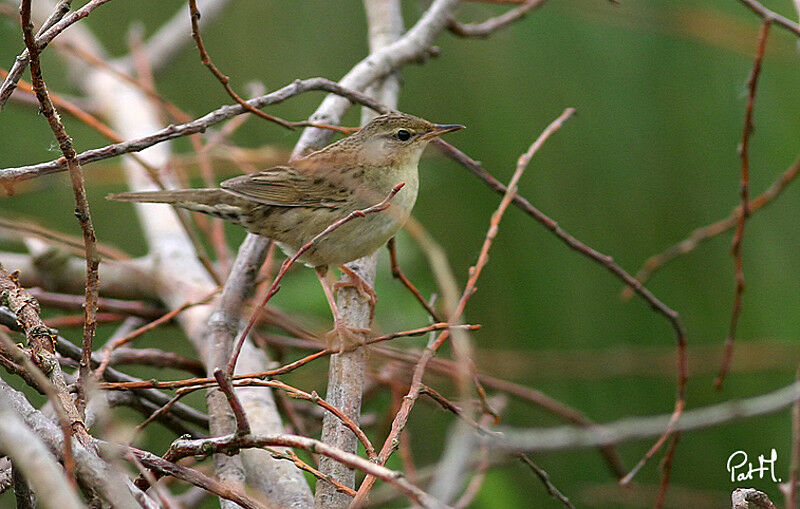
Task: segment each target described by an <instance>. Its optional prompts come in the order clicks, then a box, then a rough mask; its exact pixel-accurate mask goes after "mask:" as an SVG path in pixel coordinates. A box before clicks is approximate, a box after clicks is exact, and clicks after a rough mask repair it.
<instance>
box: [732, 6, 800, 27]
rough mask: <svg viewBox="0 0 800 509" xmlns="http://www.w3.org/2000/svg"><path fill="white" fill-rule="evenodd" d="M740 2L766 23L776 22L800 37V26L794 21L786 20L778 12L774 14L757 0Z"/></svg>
mask: <svg viewBox="0 0 800 509" xmlns="http://www.w3.org/2000/svg"><path fill="white" fill-rule="evenodd" d="M739 1H740V2H742V3H743V4H744V5H745V6H746V7H747V8H749V9H750V10H751V11H753V12H755V13H756V14H758V15H759V16H761V19H762V20H764V21H765V22H774V23H775V24H776V25H778V26H780V27H782V28H785V29H786V30H788V31H790V32H792V33H794V34H795V35H797V36H800V25H798V24H797V23H795V22H794V21H792V20H790V19H788V18H784V17H783V16H781V15H780V14H778V13H777V12H773V11H771V10H769V9H767V8H766V7H764V6H763V5H761V4H760V3H758V2H757V1H756V0H739Z"/></svg>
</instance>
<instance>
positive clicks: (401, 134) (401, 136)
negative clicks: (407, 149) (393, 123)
mask: <svg viewBox="0 0 800 509" xmlns="http://www.w3.org/2000/svg"><path fill="white" fill-rule="evenodd" d="M395 136H397V139H398V140H400V141H407V140H408V139H409V138H411V133H410V132H408V131H406V130H405V129H400V130H399V131H397V133H396V134H395Z"/></svg>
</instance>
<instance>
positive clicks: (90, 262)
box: [20, 0, 100, 413]
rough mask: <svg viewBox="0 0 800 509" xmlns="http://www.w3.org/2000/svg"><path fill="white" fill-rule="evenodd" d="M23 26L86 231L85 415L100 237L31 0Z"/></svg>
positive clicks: (81, 382)
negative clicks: (43, 58)
mask: <svg viewBox="0 0 800 509" xmlns="http://www.w3.org/2000/svg"><path fill="white" fill-rule="evenodd" d="M20 23H21V24H22V33H23V36H24V39H25V46H26V47H27V48H28V53H29V58H30V70H31V83H32V85H33V89H34V91H35V92H36V99H37V100H38V101H39V105H40V106H41V108H40V109H41V112H42V114H43V115H44V116H45V118H46V119H47V122H48V124H49V125H50V129H51V130H52V131H53V135H55V137H56V140H58V146H59V148H60V149H61V153H62V154H64V159H65V160H66V163H67V167H68V168H69V177H70V181H71V183H72V191H73V194H74V195H75V216H76V217H77V218H78V222H79V223H80V225H81V230H82V231H83V242H84V247H85V258H86V292H85V298H86V307H85V309H84V312H85V323H84V327H83V346H82V351H83V354H82V355H81V361H80V370H79V374H78V383H77V387H78V398H77V401H76V404H77V408H78V411H79V412H80V413H82V412H83V407H84V405H85V404H86V384H87V383H88V380H89V376H90V375H91V371H92V367H91V356H92V342H93V340H94V333H95V328H96V327H97V324H96V323H95V314H96V313H97V297H98V293H99V285H100V280H99V277H98V272H97V270H98V267H99V265H100V254H99V253H98V251H97V238H96V236H95V232H94V226H93V225H92V216H91V214H90V212H89V202H88V200H87V198H86V187H85V186H84V182H83V170H82V169H81V165H80V163H79V162H78V160H77V153H76V152H75V148H74V147H73V146H72V138H70V137H69V135H68V134H67V131H66V129H65V128H64V124H62V123H61V119H60V118H59V116H58V112H57V111H56V109H55V106H54V105H53V101H52V100H51V99H50V96H49V94H48V92H47V86H46V85H45V82H44V79H43V78H42V68H41V66H40V64H39V51H40V50H39V46H38V44H37V42H36V38H35V36H34V33H33V23H31V0H22V4H21V6H20Z"/></svg>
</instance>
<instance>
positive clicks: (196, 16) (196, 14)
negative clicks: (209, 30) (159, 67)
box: [189, 0, 294, 129]
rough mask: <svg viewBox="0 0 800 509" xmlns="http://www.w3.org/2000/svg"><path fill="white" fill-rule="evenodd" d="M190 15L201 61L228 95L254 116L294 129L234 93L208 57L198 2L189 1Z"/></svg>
mask: <svg viewBox="0 0 800 509" xmlns="http://www.w3.org/2000/svg"><path fill="white" fill-rule="evenodd" d="M189 15H190V17H191V20H192V38H194V42H195V44H196V45H197V51H199V52H200V60H201V61H202V62H203V65H205V66H206V67H208V70H209V71H211V74H213V75H214V77H216V78H217V79H218V80H219V82H220V83H222V86H223V87H224V88H225V91H226V92H228V95H229V96H231V98H232V99H233V100H234V101H236V102H237V103H239V104H240V105H241V106H242V107H243V108H244V109H246V110H247V111H249V112H250V113H252V114H253V115H257V116H259V117H261V118H263V119H265V120H269V121H270V122H275V123H276V124H278V125H281V126H283V127H286V128H287V129H294V127H293V126H292V124H291V123H290V122H287V121H286V120H283V119H282V118H278V117H273V116H272V115H269V114H267V113H264V112H263V111H261V110H259V109H258V108H255V107H253V106H251V105H250V104H248V103H247V102H246V101H245V100H244V99H242V98H241V97H239V95H238V94H237V93H236V92H234V91H233V89H232V88H231V86H230V80H231V79H230V78H229V77H228V76H225V75H224V74H223V73H222V71H220V70H219V69H218V68H217V66H216V65H214V62H213V61H212V60H211V57H210V56H209V55H208V52H207V51H206V47H205V45H204V44H203V38H202V37H201V36H200V23H199V21H200V11H199V10H198V9H197V1H196V0H189Z"/></svg>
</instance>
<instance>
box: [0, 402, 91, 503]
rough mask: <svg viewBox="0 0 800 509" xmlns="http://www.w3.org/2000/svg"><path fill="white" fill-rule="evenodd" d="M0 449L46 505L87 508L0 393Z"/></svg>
mask: <svg viewBox="0 0 800 509" xmlns="http://www.w3.org/2000/svg"><path fill="white" fill-rule="evenodd" d="M0 450H2V451H3V454H6V455H8V456H9V457H10V458H11V460H12V461H13V462H14V469H15V470H16V469H20V470H21V471H22V473H23V474H24V477H25V479H26V480H27V481H28V482H29V483H30V484H31V487H32V488H33V490H34V491H35V492H36V496H37V498H38V499H39V500H40V501H41V502H42V503H43V504H44V505H46V506H50V507H53V506H55V505H56V504H55V501H56V500H57V501H58V504H57V505H58V507H59V508H62V509H78V508H81V507H84V505H83V504H82V503H81V501H80V499H79V498H78V494H77V493H76V492H75V487H74V486H72V485H71V484H70V483H69V480H68V477H67V476H65V475H64V470H62V469H61V466H60V465H59V464H58V461H56V458H54V457H53V455H52V454H51V453H50V451H49V450H47V448H46V447H45V445H44V444H43V443H42V441H41V440H39V437H37V436H36V435H35V434H34V433H33V432H32V431H31V430H30V429H29V428H28V427H27V426H26V425H25V423H24V422H22V420H21V419H20V418H19V416H18V415H17V413H16V412H15V411H14V410H13V409H12V408H11V404H10V402H9V401H8V399H7V396H6V395H5V394H3V392H2V391H0Z"/></svg>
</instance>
